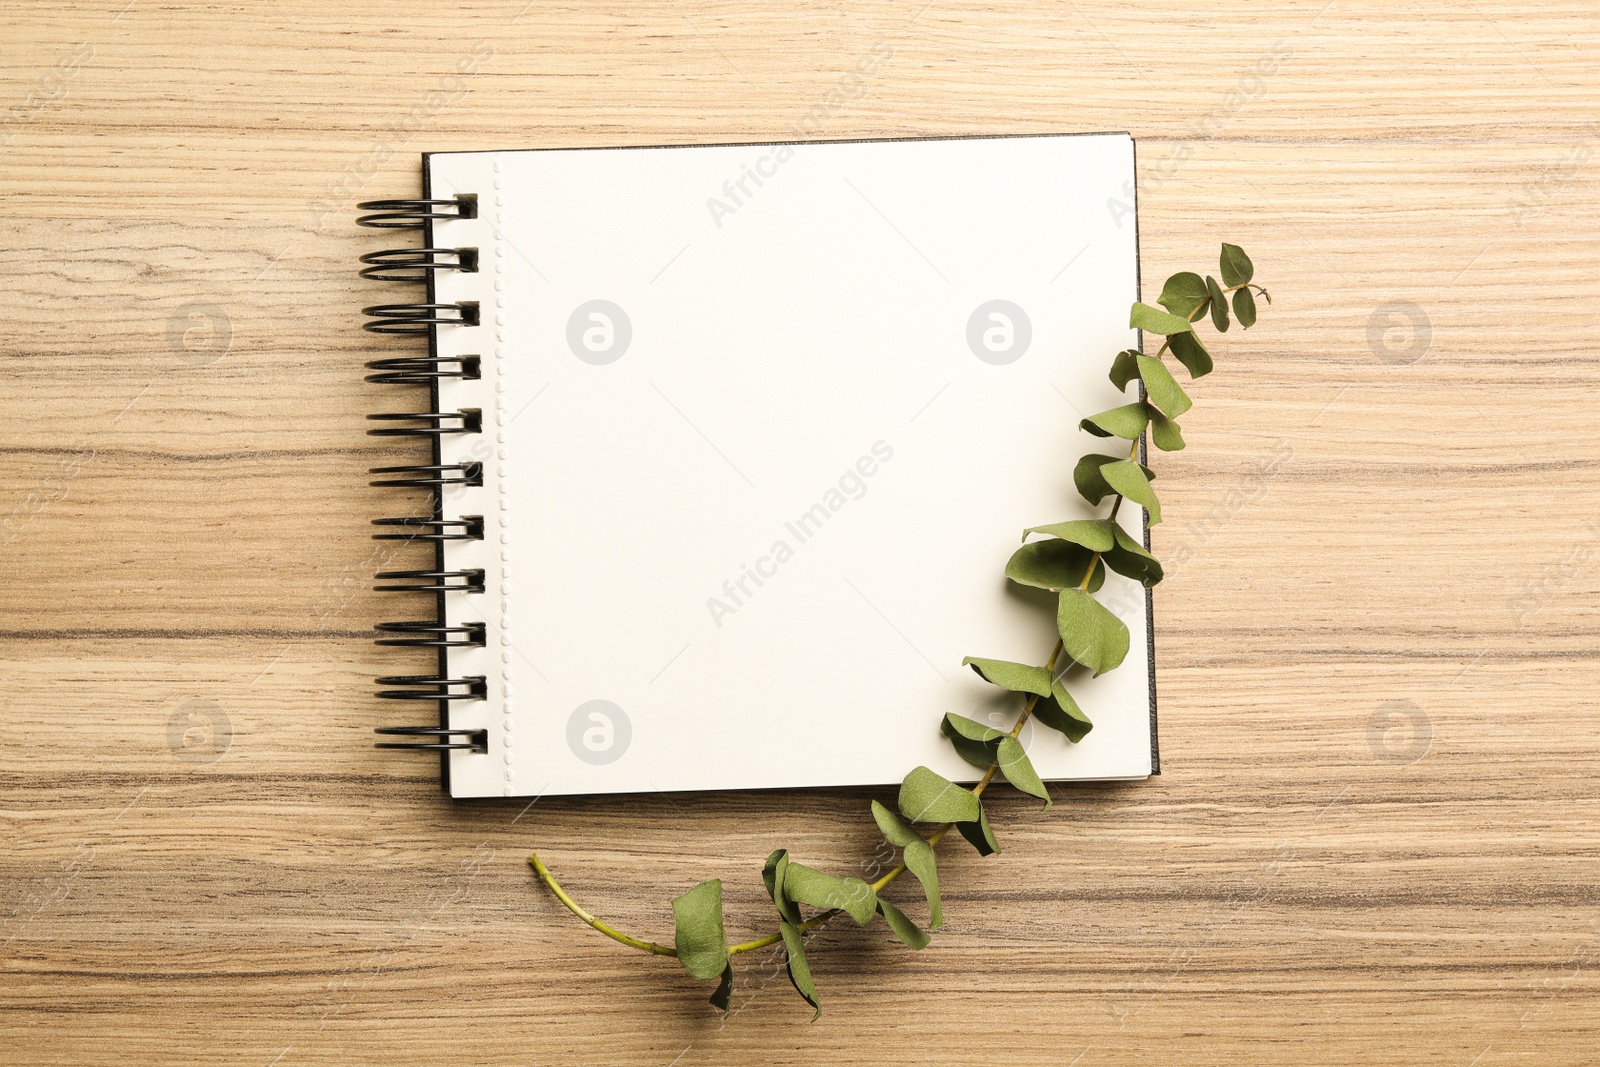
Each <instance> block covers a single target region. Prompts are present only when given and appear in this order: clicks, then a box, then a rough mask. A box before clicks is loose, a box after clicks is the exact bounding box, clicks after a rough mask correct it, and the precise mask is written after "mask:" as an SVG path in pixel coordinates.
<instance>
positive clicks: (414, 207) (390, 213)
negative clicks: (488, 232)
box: [356, 196, 478, 230]
mask: <svg viewBox="0 0 1600 1067" xmlns="http://www.w3.org/2000/svg"><path fill="white" fill-rule="evenodd" d="M356 207H357V208H358V209H359V210H361V211H366V212H370V214H366V215H358V216H356V224H357V225H358V226H371V227H373V228H374V229H379V230H420V229H424V228H425V227H426V226H427V225H428V224H429V223H430V222H432V221H433V220H435V219H475V218H477V217H478V198H477V197H475V196H457V197H452V198H451V199H449V200H368V201H366V202H365V203H362V204H357V205H356Z"/></svg>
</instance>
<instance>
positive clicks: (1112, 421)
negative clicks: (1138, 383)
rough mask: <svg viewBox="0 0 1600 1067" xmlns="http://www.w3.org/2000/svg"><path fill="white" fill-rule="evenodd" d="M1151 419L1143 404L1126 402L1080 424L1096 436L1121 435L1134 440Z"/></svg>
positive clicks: (1091, 416) (1092, 416)
mask: <svg viewBox="0 0 1600 1067" xmlns="http://www.w3.org/2000/svg"><path fill="white" fill-rule="evenodd" d="M1149 421H1150V413H1149V410H1148V409H1147V408H1146V407H1145V405H1143V404H1124V405H1123V406H1122V407H1120V408H1112V409H1111V410H1109V411H1102V412H1100V414H1098V415H1090V416H1089V417H1088V418H1087V419H1084V420H1083V421H1082V422H1080V423H1078V425H1079V426H1080V427H1081V428H1083V429H1085V430H1088V431H1089V432H1090V433H1092V434H1094V435H1095V436H1096V437H1121V438H1124V439H1126V440H1129V441H1131V440H1133V439H1134V438H1135V437H1138V436H1139V434H1140V433H1142V432H1143V431H1144V427H1145V424H1146V423H1147V422H1149Z"/></svg>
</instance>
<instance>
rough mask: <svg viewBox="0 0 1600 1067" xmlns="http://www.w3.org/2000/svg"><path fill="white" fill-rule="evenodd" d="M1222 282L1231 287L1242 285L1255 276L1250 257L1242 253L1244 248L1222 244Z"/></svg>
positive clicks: (1253, 265) (1254, 268)
mask: <svg viewBox="0 0 1600 1067" xmlns="http://www.w3.org/2000/svg"><path fill="white" fill-rule="evenodd" d="M1221 267H1222V284H1223V285H1226V286H1227V287H1228V288H1230V289H1232V288H1233V287H1234V286H1236V285H1243V284H1245V283H1246V282H1248V281H1249V280H1250V279H1251V278H1254V277H1255V276H1256V267H1255V264H1254V263H1251V262H1250V257H1249V256H1247V255H1245V254H1244V249H1242V248H1240V247H1239V246H1238V245H1230V244H1224V245H1223V246H1222V262H1221Z"/></svg>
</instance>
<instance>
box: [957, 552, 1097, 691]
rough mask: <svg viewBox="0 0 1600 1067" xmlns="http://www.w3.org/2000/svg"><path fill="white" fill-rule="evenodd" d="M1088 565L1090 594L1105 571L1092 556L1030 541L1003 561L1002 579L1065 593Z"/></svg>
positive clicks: (1092, 554) (1076, 581) (1074, 584)
mask: <svg viewBox="0 0 1600 1067" xmlns="http://www.w3.org/2000/svg"><path fill="white" fill-rule="evenodd" d="M1091 562H1092V563H1093V564H1094V575H1093V577H1091V578H1090V579H1089V589H1090V591H1091V592H1092V591H1093V590H1096V589H1099V588H1100V587H1101V586H1102V585H1104V584H1105V580H1106V569H1105V567H1104V566H1103V565H1102V564H1101V563H1100V561H1099V560H1098V559H1096V558H1095V554H1094V553H1093V552H1091V551H1089V550H1088V549H1087V548H1084V547H1083V546H1082V545H1077V544H1073V543H1072V542H1071V541H1060V540H1051V541H1030V542H1028V543H1027V544H1025V545H1023V546H1022V547H1021V548H1019V549H1017V550H1016V551H1015V552H1013V553H1012V554H1011V558H1010V559H1009V560H1007V561H1006V577H1007V578H1010V579H1011V580H1012V581H1013V582H1016V583H1017V584H1018V585H1031V586H1033V587H1034V588H1036V589H1066V588H1068V587H1069V586H1079V585H1082V584H1083V574H1084V571H1085V569H1086V568H1087V567H1088V566H1089V564H1090V563H1091ZM969 662H970V661H969ZM1034 669H1036V668H1034ZM1006 688H1008V689H1009V688H1011V687H1010V686H1007V687H1006ZM1026 692H1030V693H1031V692H1033V690H1031V689H1029V690H1026Z"/></svg>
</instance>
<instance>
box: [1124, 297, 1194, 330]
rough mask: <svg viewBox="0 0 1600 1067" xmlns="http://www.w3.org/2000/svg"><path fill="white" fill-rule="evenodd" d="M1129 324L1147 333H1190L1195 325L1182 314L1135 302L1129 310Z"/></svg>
mask: <svg viewBox="0 0 1600 1067" xmlns="http://www.w3.org/2000/svg"><path fill="white" fill-rule="evenodd" d="M1128 325H1129V326H1132V327H1134V328H1135V329H1139V330H1144V331H1146V332H1147V333H1159V334H1174V333H1188V332H1189V331H1190V330H1191V329H1192V328H1193V327H1191V326H1190V325H1189V320H1188V319H1186V318H1184V317H1183V316H1182V315H1169V314H1167V313H1166V312H1165V311H1162V310H1160V309H1159V308H1153V307H1151V306H1150V305H1149V304H1135V305H1133V309H1132V310H1131V311H1129V312H1128Z"/></svg>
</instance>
